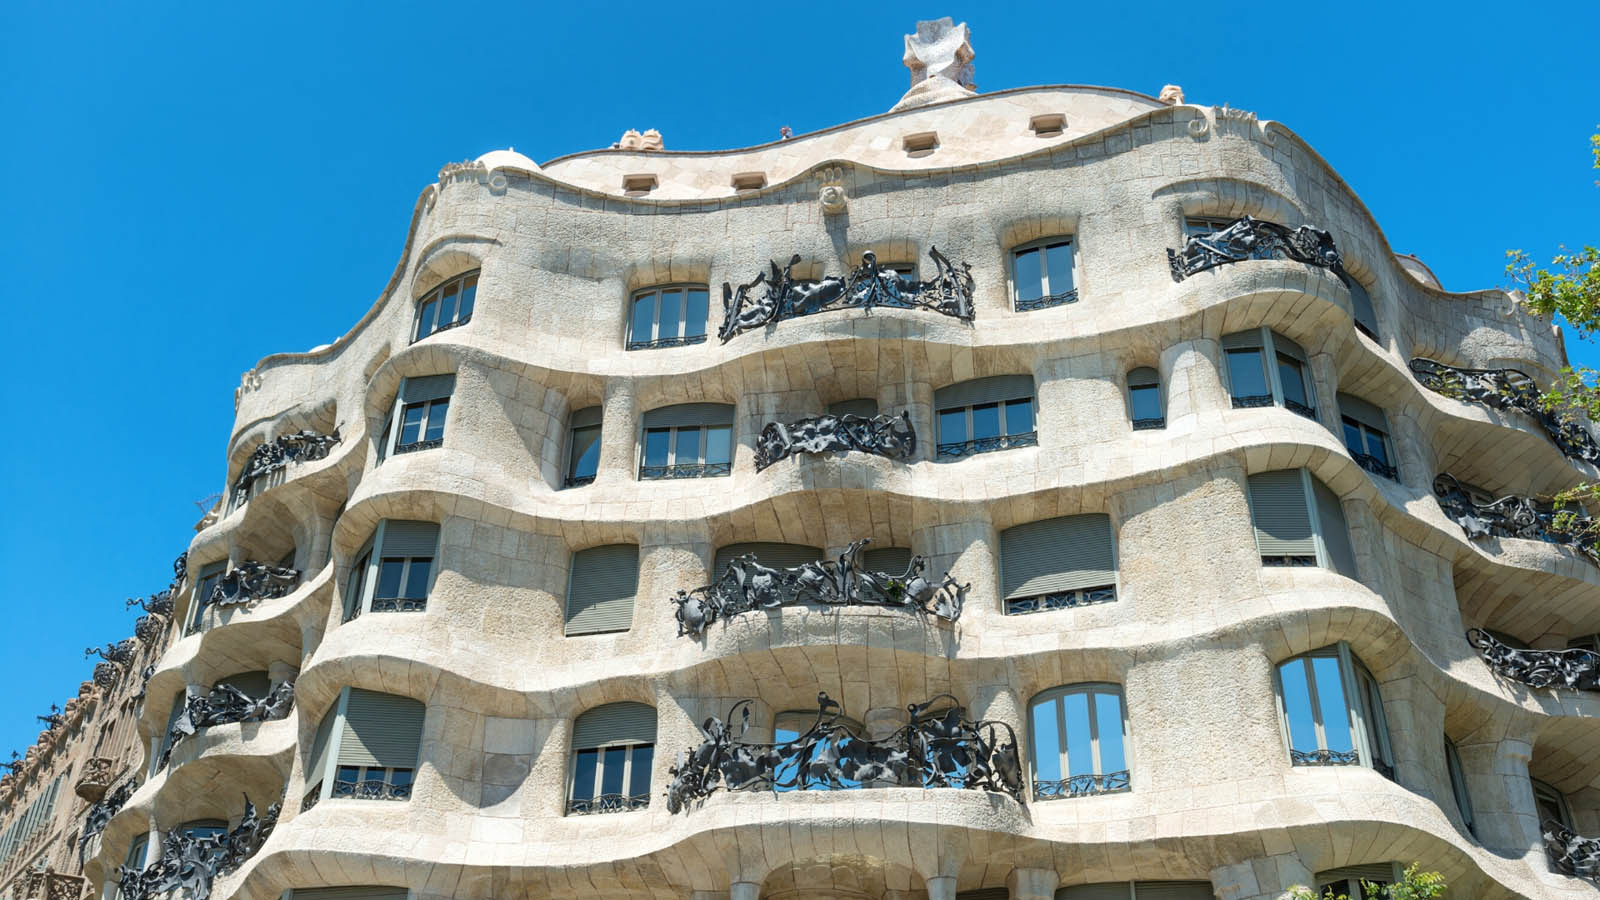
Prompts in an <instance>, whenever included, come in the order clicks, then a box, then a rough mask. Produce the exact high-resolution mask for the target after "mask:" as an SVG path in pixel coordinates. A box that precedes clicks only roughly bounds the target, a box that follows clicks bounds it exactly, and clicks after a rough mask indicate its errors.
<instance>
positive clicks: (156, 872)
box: [117, 796, 283, 900]
mask: <svg viewBox="0 0 1600 900" xmlns="http://www.w3.org/2000/svg"><path fill="white" fill-rule="evenodd" d="M282 807H283V804H282V803H274V804H272V805H271V806H269V807H267V811H266V812H265V813H264V814H263V815H261V816H260V817H259V818H258V817H257V815H256V808H255V805H254V804H252V803H251V802H250V798H249V796H246V797H245V798H244V817H243V818H242V819H241V820H240V822H239V825H238V827H236V828H234V829H233V830H232V831H226V832H221V833H218V834H209V835H202V836H196V837H189V836H186V835H185V834H184V833H183V832H182V831H180V830H177V829H174V830H172V831H171V832H169V833H168V834H167V837H166V840H164V841H163V842H162V844H161V858H160V859H158V860H156V861H155V862H153V863H151V864H150V865H149V866H146V867H145V868H144V869H142V870H141V869H130V868H128V867H127V866H119V867H118V868H117V889H118V891H117V896H118V897H119V898H120V900H155V898H157V897H163V896H165V895H167V894H168V893H170V892H173V891H181V892H182V896H184V897H185V898H187V900H209V898H210V897H211V884H212V882H213V881H214V880H216V877H217V876H218V875H222V874H226V873H228V872H232V871H233V870H235V869H237V868H239V866H240V865H241V864H243V863H244V861H245V860H247V859H249V858H250V857H252V856H254V855H255V854H256V851H258V850H260V849H261V845H262V844H264V843H266V840H267V837H268V836H270V835H271V834H272V829H273V828H275V827H276V826H277V824H278V812H279V811H280V810H281V809H282Z"/></svg>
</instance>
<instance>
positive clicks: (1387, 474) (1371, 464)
mask: <svg viewBox="0 0 1600 900" xmlns="http://www.w3.org/2000/svg"><path fill="white" fill-rule="evenodd" d="M1350 458H1351V459H1353V460H1355V462H1356V465H1358V466H1360V467H1361V468H1363V469H1366V470H1367V471H1368V472H1371V473H1372V474H1374V475H1382V476H1383V477H1384V478H1387V479H1389V480H1390V481H1399V480H1400V470H1399V469H1397V468H1395V467H1394V466H1391V465H1389V464H1388V463H1386V462H1384V461H1383V460H1381V459H1379V458H1377V457H1376V456H1373V455H1372V454H1370V453H1362V452H1360V451H1359V450H1351V451H1350Z"/></svg>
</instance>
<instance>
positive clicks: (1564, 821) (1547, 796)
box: [1528, 775, 1572, 830]
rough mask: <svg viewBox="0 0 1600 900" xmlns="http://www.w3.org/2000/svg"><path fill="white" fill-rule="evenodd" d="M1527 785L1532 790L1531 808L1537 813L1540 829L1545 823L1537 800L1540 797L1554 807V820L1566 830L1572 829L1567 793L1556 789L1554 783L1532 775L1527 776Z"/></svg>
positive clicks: (1570, 809)
mask: <svg viewBox="0 0 1600 900" xmlns="http://www.w3.org/2000/svg"><path fill="white" fill-rule="evenodd" d="M1528 785H1529V787H1530V788H1531V789H1532V791H1533V810H1534V812H1535V813H1538V817H1539V821H1538V825H1539V828H1540V830H1543V829H1544V823H1545V816H1544V813H1543V812H1542V811H1540V809H1539V801H1540V800H1541V799H1542V800H1545V801H1548V802H1551V803H1552V804H1553V805H1554V806H1555V808H1556V821H1557V822H1558V823H1560V824H1561V825H1562V826H1564V827H1565V828H1567V829H1568V830H1572V806H1571V804H1569V803H1567V795H1566V794H1565V793H1563V792H1562V791H1560V790H1559V789H1557V788H1556V786H1555V785H1553V784H1551V783H1549V782H1548V781H1543V780H1541V779H1538V778H1534V777H1533V776H1532V775H1529V776H1528Z"/></svg>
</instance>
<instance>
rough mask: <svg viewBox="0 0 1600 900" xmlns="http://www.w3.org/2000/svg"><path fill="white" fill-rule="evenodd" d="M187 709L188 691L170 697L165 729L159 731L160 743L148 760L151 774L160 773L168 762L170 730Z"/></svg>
mask: <svg viewBox="0 0 1600 900" xmlns="http://www.w3.org/2000/svg"><path fill="white" fill-rule="evenodd" d="M188 708H189V691H188V689H187V688H183V689H180V690H179V691H178V692H177V693H176V694H173V695H172V708H171V709H170V710H168V711H167V727H166V728H164V729H162V731H161V743H160V745H159V748H158V749H157V750H156V755H155V756H154V757H153V758H151V760H150V771H151V773H152V774H153V773H155V772H159V771H161V769H162V767H164V766H166V764H167V763H168V762H169V761H170V757H169V756H168V754H169V753H171V752H172V730H173V729H174V728H176V727H177V725H178V719H179V718H180V717H181V716H182V715H183V713H184V711H185V710H187V709H188Z"/></svg>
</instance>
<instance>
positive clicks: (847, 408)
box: [828, 397, 878, 419]
mask: <svg viewBox="0 0 1600 900" xmlns="http://www.w3.org/2000/svg"><path fill="white" fill-rule="evenodd" d="M877 414H878V401H876V400H874V399H872V398H871V397H862V398H860V399H857V400H840V401H839V402H838V403H829V404H828V415H830V416H861V417H862V418H864V419H870V418H872V417H873V416H875V415H877Z"/></svg>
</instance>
